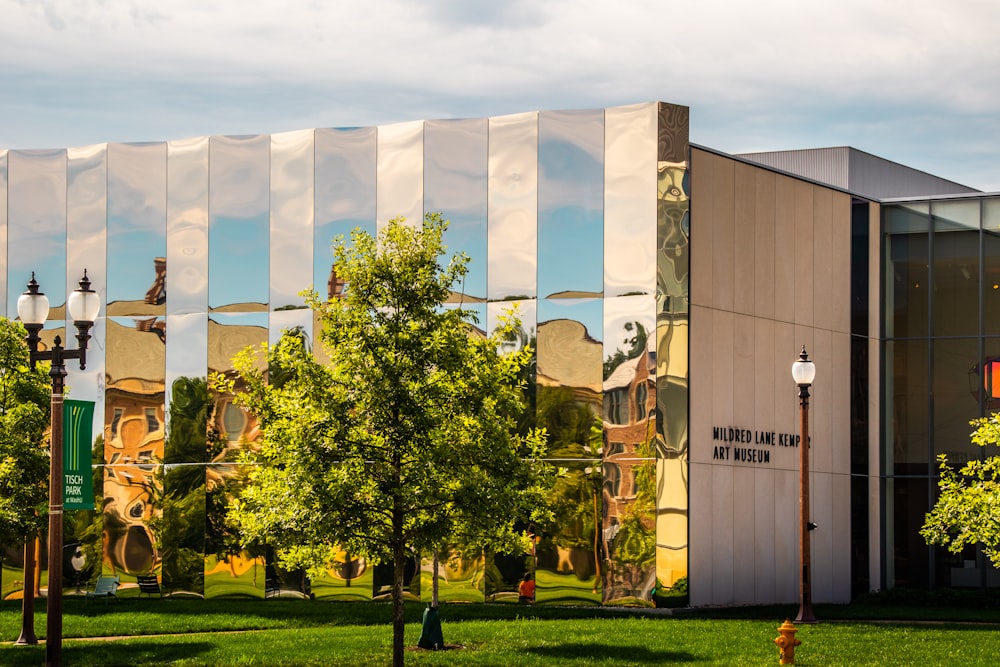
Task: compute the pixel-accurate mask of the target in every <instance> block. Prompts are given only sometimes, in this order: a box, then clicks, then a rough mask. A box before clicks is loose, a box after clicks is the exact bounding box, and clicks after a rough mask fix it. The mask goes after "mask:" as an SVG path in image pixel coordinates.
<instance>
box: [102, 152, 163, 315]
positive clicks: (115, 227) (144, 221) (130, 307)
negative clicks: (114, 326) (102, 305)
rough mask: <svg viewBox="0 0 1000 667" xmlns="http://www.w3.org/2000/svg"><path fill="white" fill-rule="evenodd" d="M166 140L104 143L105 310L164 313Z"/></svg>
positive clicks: (111, 311)
mask: <svg viewBox="0 0 1000 667" xmlns="http://www.w3.org/2000/svg"><path fill="white" fill-rule="evenodd" d="M166 262H167V146H166V144H163V143H156V144H109V145H108V315H111V316H121V315H145V316H152V315H159V316H162V315H164V314H165V304H166V300H167V265H166Z"/></svg>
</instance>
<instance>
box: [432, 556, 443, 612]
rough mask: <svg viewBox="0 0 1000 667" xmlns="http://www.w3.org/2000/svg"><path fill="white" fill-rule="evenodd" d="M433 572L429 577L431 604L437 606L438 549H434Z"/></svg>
mask: <svg viewBox="0 0 1000 667" xmlns="http://www.w3.org/2000/svg"><path fill="white" fill-rule="evenodd" d="M433 562H434V574H433V578H432V579H431V606H432V607H435V608H437V606H438V568H439V567H440V565H441V561H440V560H438V550H437V549H435V550H434V561H433Z"/></svg>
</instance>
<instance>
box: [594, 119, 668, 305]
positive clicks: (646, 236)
mask: <svg viewBox="0 0 1000 667" xmlns="http://www.w3.org/2000/svg"><path fill="white" fill-rule="evenodd" d="M656 119H657V105H656V104H636V105H632V106H626V107H617V108H613V109H608V110H607V111H606V112H605V115H604V124H605V139H604V145H605V149H604V151H605V157H604V295H605V297H616V296H622V295H625V294H652V293H653V292H654V290H655V289H656V199H655V195H654V193H655V192H656V136H657V134H656V131H657V124H656Z"/></svg>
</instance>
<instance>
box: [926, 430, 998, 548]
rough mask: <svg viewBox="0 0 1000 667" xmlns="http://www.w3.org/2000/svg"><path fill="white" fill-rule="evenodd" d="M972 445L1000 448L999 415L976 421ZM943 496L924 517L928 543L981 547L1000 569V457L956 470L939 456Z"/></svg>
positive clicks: (940, 486)
mask: <svg viewBox="0 0 1000 667" xmlns="http://www.w3.org/2000/svg"><path fill="white" fill-rule="evenodd" d="M969 423H970V424H971V425H972V426H974V427H975V428H976V430H975V431H973V432H972V436H971V437H972V442H973V443H974V444H976V445H979V446H980V447H990V446H992V447H997V446H1000V414H997V413H993V414H992V415H990V416H989V417H983V418H981V419H974V420H972V421H971V422H969ZM938 463H939V470H940V475H941V477H940V479H939V480H938V488H939V490H940V495H939V497H938V500H937V502H936V503H935V504H934V508H933V509H932V510H931V511H930V512H928V513H927V515H926V516H925V518H924V526H923V528H922V529H921V530H920V534H921V535H922V536H923V538H924V539H925V540H926V541H927V543H928V544H937V545H940V546H943V547H947V549H948V551H950V552H952V553H960V552H961V551H962V550H963V549H964V548H965V547H966V546H974V545H976V544H979V545H982V548H983V553H985V554H986V556H987V557H988V558H989V559H990V560H991V561H992V562H993V564H994V565H996V566H1000V455H994V456H986V457H985V458H983V459H982V460H978V459H977V460H973V461H969V462H968V463H966V464H965V465H964V466H962V467H961V468H960V469H958V470H955V469H954V468H952V467H951V466H950V465H949V464H948V459H947V458H946V457H945V455H944V454H940V455H938Z"/></svg>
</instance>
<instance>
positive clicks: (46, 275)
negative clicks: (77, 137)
mask: <svg viewBox="0 0 1000 667" xmlns="http://www.w3.org/2000/svg"><path fill="white" fill-rule="evenodd" d="M66 159H67V158H66V151H65V150H52V151H9V152H8V153H7V169H8V183H9V185H8V187H9V188H10V192H9V194H8V196H7V275H8V280H7V316H8V317H10V318H15V317H17V299H18V297H19V296H20V295H21V293H22V292H24V290H25V285H27V283H28V281H29V280H30V279H31V273H32V271H34V272H35V279H36V280H37V281H38V284H39V285H41V289H42V291H43V292H45V294H46V296H48V298H49V306H50V307H51V310H50V312H49V317H50V319H51V324H52V326H53V327H55V326H56V323H57V322H58V326H60V327H61V326H62V323H61V320H62V319H63V318H64V316H65V311H64V309H63V306H64V305H65V303H66ZM47 326H48V325H47Z"/></svg>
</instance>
